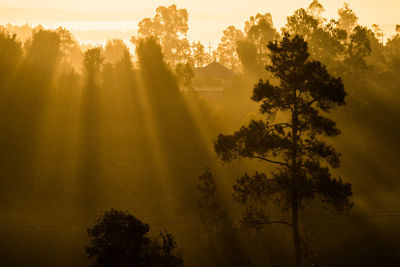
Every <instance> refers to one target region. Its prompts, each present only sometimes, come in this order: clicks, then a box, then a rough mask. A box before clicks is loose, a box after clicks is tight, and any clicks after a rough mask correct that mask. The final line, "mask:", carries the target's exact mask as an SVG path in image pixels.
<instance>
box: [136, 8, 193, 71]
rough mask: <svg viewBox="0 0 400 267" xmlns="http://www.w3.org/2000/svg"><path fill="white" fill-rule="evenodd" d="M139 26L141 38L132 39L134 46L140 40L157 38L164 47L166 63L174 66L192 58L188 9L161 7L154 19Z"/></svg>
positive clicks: (147, 20) (142, 21)
mask: <svg viewBox="0 0 400 267" xmlns="http://www.w3.org/2000/svg"><path fill="white" fill-rule="evenodd" d="M138 26H139V30H138V33H139V36H138V37H139V38H136V37H132V39H131V41H132V42H133V43H134V44H136V43H137V41H138V40H139V39H140V38H149V37H153V38H155V40H156V41H157V42H158V43H159V44H160V45H161V47H162V51H163V54H164V55H165V60H166V62H167V63H169V64H172V65H175V64H177V63H179V62H186V61H187V60H188V58H189V57H190V43H189V41H188V39H187V38H186V35H187V31H188V29H189V26H188V12H187V10H186V9H178V8H177V7H176V5H171V6H169V7H164V6H160V7H158V8H157V10H156V15H155V16H154V17H153V18H145V19H143V20H141V21H140V22H139V25H138ZM181 36H182V37H181Z"/></svg>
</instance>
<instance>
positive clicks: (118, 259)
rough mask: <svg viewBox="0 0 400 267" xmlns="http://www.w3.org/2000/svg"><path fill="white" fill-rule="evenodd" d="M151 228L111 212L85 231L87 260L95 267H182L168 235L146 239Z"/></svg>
mask: <svg viewBox="0 0 400 267" xmlns="http://www.w3.org/2000/svg"><path fill="white" fill-rule="evenodd" d="M149 230H150V227H149V225H148V224H145V223H142V222H141V221H140V220H138V219H137V218H135V217H134V216H132V215H131V214H129V213H128V212H123V211H118V210H114V209H111V210H110V211H106V212H105V213H104V215H101V216H99V218H98V219H97V221H96V224H95V225H94V226H93V227H89V228H88V229H87V232H88V235H89V238H90V243H91V244H90V245H89V246H87V247H86V248H85V250H86V253H87V257H88V258H94V259H95V260H94V266H160V267H161V266H168V267H173V266H183V261H182V259H181V257H180V256H179V255H178V254H177V253H175V250H176V247H177V246H176V243H175V241H174V239H173V236H172V235H171V234H169V233H168V232H165V233H162V232H161V233H160V238H159V239H155V240H152V239H150V238H149V236H148V234H149Z"/></svg>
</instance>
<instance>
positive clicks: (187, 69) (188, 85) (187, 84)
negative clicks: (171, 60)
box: [175, 63, 194, 90]
mask: <svg viewBox="0 0 400 267" xmlns="http://www.w3.org/2000/svg"><path fill="white" fill-rule="evenodd" d="M175 75H176V79H177V82H178V85H179V87H180V88H182V89H184V90H191V89H193V85H192V79H193V77H194V71H193V69H192V67H191V66H190V65H189V64H188V63H186V64H182V63H179V64H177V65H176V68H175Z"/></svg>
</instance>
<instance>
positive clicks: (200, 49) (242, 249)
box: [0, 1, 400, 266]
mask: <svg viewBox="0 0 400 267" xmlns="http://www.w3.org/2000/svg"><path fill="white" fill-rule="evenodd" d="M189 15H190V14H189V13H188V11H187V10H186V9H185V8H184V7H178V6H176V5H171V6H161V7H159V8H157V10H155V13H154V16H152V17H149V18H143V19H142V20H141V21H140V22H139V25H138V32H137V34H136V35H134V36H132V38H131V44H126V43H124V42H123V41H122V40H119V39H111V40H109V41H108V42H107V43H106V44H105V45H104V46H100V45H99V46H88V45H83V44H80V43H79V42H78V41H77V40H76V39H75V37H74V36H73V34H71V32H70V31H69V30H68V29H65V28H58V29H55V30H49V29H45V28H44V27H42V26H36V27H32V26H29V25H23V26H15V25H11V24H7V25H3V26H1V28H0V53H1V57H0V95H1V97H0V102H1V105H0V129H1V131H0V147H1V151H2V152H1V153H0V166H1V168H0V169H1V172H0V206H1V212H0V234H1V236H2V238H1V241H0V251H2V253H1V256H2V257H1V263H2V264H3V265H5V266H27V265H29V266H88V265H90V264H95V263H96V262H97V260H100V261H102V260H101V259H106V260H105V262H107V263H106V265H107V264H109V265H113V264H114V263H115V262H118V261H120V260H123V261H126V262H129V263H130V262H132V261H134V262H136V261H141V262H142V263H143V260H144V259H145V258H148V255H151V256H150V258H157V259H159V260H160V259H166V258H168V259H173V260H174V263H173V264H172V266H181V265H182V264H183V263H184V264H185V265H187V266H296V264H297V266H397V264H398V262H399V261H400V259H399V255H398V251H399V250H400V246H399V243H398V239H399V237H400V232H399V230H398V227H397V225H398V217H399V213H398V211H399V209H400V207H399V205H398V203H400V202H399V196H398V190H400V186H399V183H398V174H399V173H400V167H399V164H398V162H399V160H400V158H399V153H398V150H399V149H400V147H399V142H398V136H399V135H400V130H399V129H400V128H399V127H397V126H396V122H397V121H398V120H399V119H400V112H399V109H398V107H399V103H400V94H399V90H398V88H399V86H400V79H399V75H398V73H399V71H400V26H399V25H397V26H395V25H393V27H395V28H396V30H397V31H396V34H395V35H393V36H383V35H382V34H383V32H382V30H381V29H380V26H379V25H374V26H373V27H367V26H365V25H361V24H360V22H359V20H358V14H357V12H356V11H354V10H352V9H351V5H348V4H344V5H343V7H342V8H341V9H339V10H338V17H337V19H330V18H326V17H324V7H323V5H322V4H321V3H319V2H318V1H310V5H309V6H306V7H304V8H299V9H297V10H296V11H295V12H294V13H293V14H288V18H287V23H286V25H285V26H284V28H283V29H276V26H274V23H273V16H274V14H270V13H268V10H259V13H257V14H254V16H251V17H250V18H248V19H247V20H246V21H244V22H243V25H242V26H243V27H239V26H232V25H226V26H227V27H226V29H225V30H224V31H223V32H221V42H220V43H219V44H218V46H217V48H216V49H215V50H211V49H210V48H209V47H208V44H207V41H208V40H201V41H199V40H189V38H188V30H189V18H190V16H189ZM385 38H386V39H385ZM132 45H133V46H134V47H133V48H132ZM210 50H211V51H210ZM210 63H212V64H211V66H209V64H210ZM210 69H212V70H218V71H215V73H213V74H215V76H213V77H206V78H204V80H205V83H206V84H207V85H210V86H205V87H200V86H199V84H200V83H199V82H198V79H199V73H200V72H202V71H204V72H207V70H208V71H209V70H210ZM221 73H222V74H221ZM218 75H220V76H218ZM211 85H212V86H211ZM213 86H214V87H213ZM210 88H211V89H210ZM344 104H345V105H344ZM221 133H223V134H222V135H219V134H221ZM339 133H340V134H339ZM214 141H215V143H213V142H214ZM213 144H214V146H213ZM221 159H222V162H221ZM236 159H240V161H239V163H238V162H237V161H236ZM257 159H259V160H257ZM221 163H223V164H221ZM339 167H340V168H339ZM350 207H352V208H351V209H349V208H350ZM111 208H113V210H111ZM327 208H328V210H327ZM332 208H333V209H334V210H335V212H333V211H332V210H329V209H332ZM110 210H111V211H110ZM120 210H129V211H131V212H132V213H133V214H134V216H135V217H133V216H132V215H130V214H128V213H125V212H120ZM105 211H107V212H105ZM338 211H339V212H338ZM99 214H103V215H102V217H100V218H99V221H98V224H95V225H93V221H94V220H95V218H96V217H98V216H99ZM136 216H137V218H140V219H141V220H143V222H146V223H148V225H147V224H145V223H142V222H141V221H139V220H138V219H137V218H136ZM119 218H123V220H127V221H129V223H128V226H129V227H127V226H126V224H121V223H120V222H121V221H120V220H119ZM115 219H117V220H115ZM96 225H97V228H96ZM110 225H111V226H112V227H110V228H107V227H108V226H110ZM100 226H101V227H102V226H105V228H101V227H100ZM106 226H107V227H106ZM150 226H151V229H152V233H157V232H159V231H161V232H162V233H163V234H162V235H161V236H160V238H158V239H154V238H152V237H150V236H149V235H148V234H147V232H148V231H149V227H150ZM99 227H100V228H101V229H100V228H99ZM88 228H89V229H91V230H90V231H89V232H90V233H89V234H90V236H89V238H92V240H93V241H94V243H93V244H92V245H93V246H92V245H89V247H91V248H90V249H88V251H85V250H84V249H82V248H83V246H84V245H85V244H88V240H87V238H88V236H87V232H86V229H88ZM106 228H107V229H106ZM127 228H129V229H131V230H132V229H133V231H132V232H129V233H132V234H133V235H136V234H137V235H136V237H137V242H133V243H131V241H132V240H133V239H130V237H132V236H130V235H127V234H125V233H126V232H124V231H125V230H127ZM99 229H100V230H101V231H100V230H99ZM165 229H167V230H168V232H167V233H168V234H167V233H166V232H164V230H165ZM98 230H99V231H98ZM103 230H104V231H103ZM105 230H107V231H108V230H112V231H111V234H110V235H103V234H105V233H107V234H108V233H109V232H107V231H105ZM113 231H114V232H113ZM170 234H172V235H173V237H174V238H173V239H172V235H170ZM105 236H107V238H108V239H107V242H108V241H110V242H111V244H112V246H110V247H107V244H109V243H107V242H106V243H107V244H104V243H103V241H104V240H103V239H102V237H105ZM136 237H135V238H136ZM89 241H90V240H89ZM97 241H99V242H97ZM114 241H115V242H114ZM175 242H176V243H175ZM145 243H146V244H147V245H146V246H141V247H140V246H139V247H140V249H139V250H138V251H137V252H138V253H136V254H129V252H132V251H134V250H135V249H133V248H132V247H135V246H136V248H137V245H138V244H145ZM165 244H166V245H168V246H163V245H165ZM175 244H178V245H179V249H180V250H181V251H182V254H175V253H174V251H175V250H174V249H173V248H175ZM103 245H105V246H103ZM100 247H101V251H105V250H107V251H109V250H111V252H112V253H108V252H107V253H106V255H109V256H110V257H108V256H106V257H105V258H102V257H103V256H100V255H104V254H101V253H100V250H99V248H100ZM115 247H117V248H118V252H115V251H114V250H113V249H114V248H115ZM293 247H294V248H295V249H294V250H295V253H293V249H292V248H293ZM103 249H104V250H103ZM128 251H129V252H128ZM85 252H89V254H90V255H91V256H92V257H91V258H90V259H87V257H86V256H87V255H86V253H85ZM114 252H115V253H117V254H118V253H121V254H124V255H125V256H126V257H125V256H116V254H113V253H114ZM150 252H151V253H150ZM149 253H150V254H149ZM118 255H120V254H118ZM132 255H134V256H132ZM138 255H139V256H138ZM154 255H157V257H155V256H154ZM171 255H172V256H173V257H169V256H171ZM294 255H295V256H294ZM131 256H132V257H131ZM153 256H154V257H153ZM164 256H168V257H164ZM139 258H140V259H139ZM96 259H97V260H96ZM97 263H98V262H97ZM118 264H119V263H118ZM121 264H122V263H121ZM143 264H145V263H143ZM154 264H155V265H157V264H160V263H159V262H158V263H154ZM114 265H115V264H114ZM161 265H163V266H165V264H164V263H162V264H161Z"/></svg>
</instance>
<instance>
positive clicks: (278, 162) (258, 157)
mask: <svg viewBox="0 0 400 267" xmlns="http://www.w3.org/2000/svg"><path fill="white" fill-rule="evenodd" d="M238 154H239V156H241V157H245V158H246V157H247V158H253V159H261V160H264V161H266V162H269V163H274V164H279V165H282V166H288V165H287V164H286V163H284V162H280V161H275V160H270V159H267V158H264V157H260V156H252V155H243V154H241V153H239V152H238Z"/></svg>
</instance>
